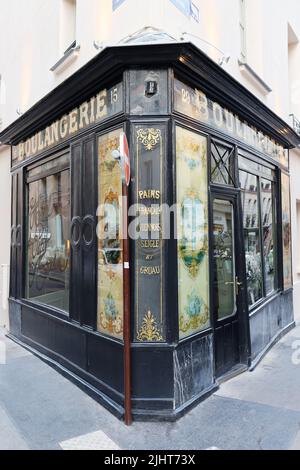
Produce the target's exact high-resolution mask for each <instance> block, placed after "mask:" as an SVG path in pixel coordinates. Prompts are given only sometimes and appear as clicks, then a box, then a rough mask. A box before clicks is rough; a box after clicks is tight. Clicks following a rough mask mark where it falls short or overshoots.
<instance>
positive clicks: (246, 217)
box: [239, 171, 263, 306]
mask: <svg viewBox="0 0 300 470" xmlns="http://www.w3.org/2000/svg"><path fill="white" fill-rule="evenodd" d="M239 175H240V186H241V189H242V194H241V198H242V209H243V227H244V245H245V257H246V275H247V286H248V303H249V305H250V306H251V305H253V304H254V303H255V302H257V301H258V300H259V299H260V298H261V297H262V296H263V291H262V282H263V280H262V266H261V250H260V230H259V209H258V188H257V184H258V178H257V176H255V175H251V174H250V173H247V172H245V171H240V173H239Z"/></svg>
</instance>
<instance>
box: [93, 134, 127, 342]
mask: <svg viewBox="0 0 300 470" xmlns="http://www.w3.org/2000/svg"><path fill="white" fill-rule="evenodd" d="M122 131H123V129H118V130H115V131H112V132H108V133H107V134H104V135H102V136H100V137H99V140H98V191H99V192H98V202H99V207H98V222H99V223H98V316H97V328H98V331H100V332H101V333H105V334H107V335H109V336H113V337H115V338H119V339H122V338H123V251H122V247H123V243H122V233H121V232H122V213H121V198H122V178H121V168H120V165H119V163H118V162H117V161H116V160H115V159H114V158H113V155H112V152H113V151H114V150H117V149H118V148H119V139H120V133H121V132H122Z"/></svg>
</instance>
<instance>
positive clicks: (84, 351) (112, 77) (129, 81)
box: [0, 43, 300, 419]
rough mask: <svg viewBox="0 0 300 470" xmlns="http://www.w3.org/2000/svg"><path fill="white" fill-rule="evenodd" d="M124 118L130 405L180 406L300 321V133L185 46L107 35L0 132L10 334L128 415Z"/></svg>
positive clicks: (164, 409) (148, 412)
mask: <svg viewBox="0 0 300 470" xmlns="http://www.w3.org/2000/svg"><path fill="white" fill-rule="evenodd" d="M123 132H125V133H126V134H127V138H128V141H129V147H130V158H131V183H130V186H129V204H130V209H129V235H130V279H131V292H130V294H131V295H130V296H131V311H130V320H131V391H132V409H133V415H134V417H135V418H136V419H138V418H140V419H145V418H157V419H176V418H177V417H179V416H180V415H181V414H182V413H183V412H184V411H186V410H187V409H189V408H190V406H191V405H193V404H196V403H197V402H198V401H199V400H200V399H203V398H204V397H205V396H207V395H208V394H209V393H211V392H212V391H214V390H215V389H216V388H217V387H218V383H219V381H220V379H223V378H224V377H226V376H228V375H232V374H234V373H238V372H240V371H242V370H245V369H246V368H248V367H250V366H253V365H255V363H256V362H257V361H258V360H259V358H260V357H261V356H262V355H263V354H264V352H265V351H266V350H267V348H268V347H270V345H271V344H272V343H273V342H274V341H276V339H277V338H278V337H279V335H281V334H283V333H284V332H285V331H287V330H288V329H289V328H291V327H293V326H294V320H293V304H292V268H291V225H290V184H289V157H288V150H289V149H290V148H293V147H295V146H297V145H299V143H300V142H299V137H298V136H297V135H296V134H295V133H294V131H293V130H292V129H291V128H289V127H288V126H287V125H286V123H285V122H284V121H282V120H281V119H280V118H279V117H277V116H276V115H275V114H274V113H273V112H271V111H270V110H269V109H268V108H267V107H265V106H264V105H263V104H262V103H261V102H260V101H259V100H257V99H256V98H255V97H254V96H253V95H252V94H251V93H249V92H248V91H247V90H246V89H245V88H244V87H242V86H241V85H240V84H239V83H238V82H236V81H235V80H234V79H233V78H232V77H230V76H229V75H228V74H227V73H226V72H225V71H224V70H223V69H221V68H220V67H219V66H217V65H216V64H215V63H213V62H212V61H211V60H210V59H209V58H208V57H207V56H205V55H204V54H203V53H201V52H200V51H199V50H198V49H197V48H196V47H194V46H193V45H191V44H188V43H180V44H177V43H171V44H152V45H131V46H121V47H112V48H108V49H105V50H104V51H103V52H102V53H100V54H99V55H98V56H97V57H96V58H95V59H93V60H92V61H91V62H89V63H88V64H87V65H86V66H85V67H83V68H82V69H80V70H79V71H78V72H76V73H75V74H74V75H73V76H72V77H70V78H69V79H68V80H66V81H65V82H64V83H62V84H61V85H59V87H57V88H56V89H55V90H53V91H52V92H51V93H50V94H48V95H47V96H46V97H45V98H43V99H42V100H41V101H39V102H38V103H37V104H36V105H34V106H33V107H32V108H31V109H30V110H29V111H28V112H27V113H25V114H24V115H23V116H22V117H20V118H19V119H18V120H17V121H16V122H14V123H13V124H12V125H11V126H10V127H8V128H7V129H5V130H4V131H3V132H2V133H1V135H0V140H1V142H3V143H6V144H9V145H11V147H12V228H11V280H10V333H9V335H10V337H11V338H12V339H14V340H15V341H17V342H20V343H21V344H23V345H26V346H27V347H30V348H32V349H33V350H34V351H35V353H36V354H38V355H42V356H43V358H44V359H45V360H47V361H49V363H51V364H53V365H54V366H55V367H56V368H58V369H59V370H60V371H61V372H62V373H64V374H65V375H66V376H69V377H70V378H71V379H72V380H74V381H76V383H78V384H79V385H80V386H82V387H84V388H85V389H86V390H87V391H88V392H89V393H90V394H92V395H93V396H94V397H96V398H97V399H98V400H99V401H100V402H101V403H102V404H104V406H106V407H107V408H108V409H110V410H111V411H112V412H113V413H115V414H116V415H117V416H119V417H122V416H123V412H124V341H123V337H124V328H123V313H124V294H125V292H124V288H123V285H124V269H123V268H124V263H123V261H124V253H123V244H122V238H123V235H124V233H123V230H122V222H121V220H122V207H123V205H122V203H123V201H122V198H121V196H122V179H121V170H120V166H119V164H118V162H117V161H116V160H115V158H114V155H115V153H116V152H115V151H117V150H118V148H119V142H120V135H121V133H123ZM103 208H104V210H103Z"/></svg>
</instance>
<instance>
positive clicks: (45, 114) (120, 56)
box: [0, 43, 300, 148]
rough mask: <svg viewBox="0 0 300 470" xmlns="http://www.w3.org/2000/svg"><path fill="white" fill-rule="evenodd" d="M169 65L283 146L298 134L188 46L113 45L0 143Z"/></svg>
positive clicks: (298, 140)
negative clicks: (134, 72)
mask: <svg viewBox="0 0 300 470" xmlns="http://www.w3.org/2000/svg"><path fill="white" fill-rule="evenodd" d="M162 66H166V67H173V68H174V70H175V73H178V75H180V77H181V78H182V79H184V80H186V81H187V82H188V83H189V84H191V85H194V86H195V87H197V88H200V89H202V90H203V91H204V92H206V93H207V94H208V95H209V96H210V97H211V98H212V99H215V100H216V101H217V102H219V103H220V104H221V105H223V106H225V107H228V109H230V110H231V111H234V112H235V113H236V114H238V115H239V117H240V118H243V119H245V120H246V121H247V122H248V123H249V124H251V125H253V126H255V127H256V128H258V129H259V130H261V131H263V132H265V133H266V134H268V135H269V136H270V137H273V138H274V139H275V140H276V141H277V142H278V143H280V144H282V145H284V146H285V147H286V148H293V147H297V146H299V145H300V136H299V135H297V133H296V132H295V131H294V130H293V129H292V128H291V127H290V126H289V125H288V124H287V123H286V122H285V121H283V120H282V119H281V118H280V117H278V116H277V115H276V114H275V113H274V112H273V111H271V110H270V109H269V108H268V107H267V106H266V105H264V104H263V103H262V102H261V101H260V100H259V99H258V98H256V97H255V96H254V95H253V94H252V93H251V92H249V91H248V90H247V89H246V88H245V87H244V86H243V85H241V84H240V83H239V82H238V81H237V80H235V79H234V78H233V77H232V76H231V75H229V74H228V73H227V72H226V71H225V70H223V69H222V68H221V67H220V66H219V65H217V64H216V63H215V62H213V61H212V60H211V59H210V58H209V57H208V56H207V55H205V54H204V53H203V52H202V51H200V50H199V49H198V48H197V47H196V46H194V45H193V44H191V43H170V44H147V45H130V46H115V47H109V48H106V49H104V50H103V51H102V52H100V53H99V54H98V55H97V56H96V57H95V58H94V59H92V60H91V61H89V62H88V63H87V64H86V65H85V66H84V67H82V68H81V69H79V70H78V71H77V72H76V73H74V74H73V75H72V76H71V77H69V78H68V79H67V80H65V81H64V82H63V83H62V84H60V85H59V86H58V87H57V88H55V89H54V90H52V91H51V92H50V93H49V94H47V95H46V96H45V97H44V98H42V99H41V100H40V101H39V102H37V103H36V104H35V105H34V106H33V107H32V108H30V109H29V110H28V111H27V112H26V113H25V114H23V115H22V116H21V117H20V118H19V119H17V120H16V121H15V122H14V123H12V124H11V125H10V126H9V127H7V128H6V129H4V130H3V131H2V132H1V133H0V142H2V143H5V144H17V143H18V142H20V141H21V140H23V139H25V138H27V137H30V136H31V135H33V134H34V133H35V132H38V131H39V130H41V129H43V128H44V127H46V126H47V125H49V124H50V123H51V122H53V121H55V120H56V119H58V118H59V117H61V116H62V115H63V114H64V113H65V112H68V111H70V110H71V109H72V108H73V107H75V106H78V105H79V104H81V103H82V102H83V101H84V100H86V99H88V98H89V97H91V96H92V95H93V94H94V93H97V92H98V91H99V90H100V89H101V88H103V87H105V86H107V85H109V84H111V83H112V82H113V81H117V80H119V79H120V77H121V75H122V72H123V71H124V70H126V69H128V68H132V67H162Z"/></svg>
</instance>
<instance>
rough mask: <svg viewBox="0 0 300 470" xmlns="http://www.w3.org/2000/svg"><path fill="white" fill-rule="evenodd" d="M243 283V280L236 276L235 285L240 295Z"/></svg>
mask: <svg viewBox="0 0 300 470" xmlns="http://www.w3.org/2000/svg"><path fill="white" fill-rule="evenodd" d="M242 285H243V283H242V282H239V278H238V277H237V276H236V277H235V287H236V295H239V293H240V287H241V286H242Z"/></svg>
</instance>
